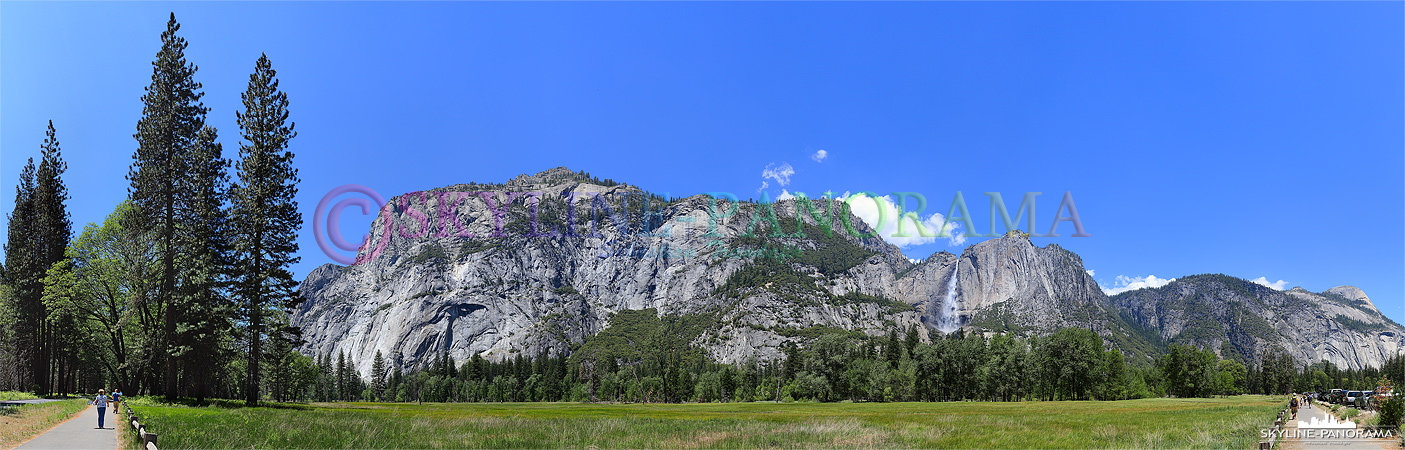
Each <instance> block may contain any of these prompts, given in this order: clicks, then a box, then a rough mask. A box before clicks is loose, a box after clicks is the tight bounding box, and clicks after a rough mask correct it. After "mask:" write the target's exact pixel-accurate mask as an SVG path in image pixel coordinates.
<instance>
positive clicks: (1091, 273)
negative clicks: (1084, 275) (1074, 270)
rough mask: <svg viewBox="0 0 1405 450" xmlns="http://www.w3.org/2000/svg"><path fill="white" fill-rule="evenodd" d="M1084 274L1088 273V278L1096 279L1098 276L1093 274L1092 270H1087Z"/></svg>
mask: <svg viewBox="0 0 1405 450" xmlns="http://www.w3.org/2000/svg"><path fill="white" fill-rule="evenodd" d="M1084 272H1088V276H1090V277H1096V276H1098V274H1096V273H1093V269H1088V270H1085V271H1084Z"/></svg>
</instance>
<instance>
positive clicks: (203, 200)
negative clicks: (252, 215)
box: [176, 127, 232, 400]
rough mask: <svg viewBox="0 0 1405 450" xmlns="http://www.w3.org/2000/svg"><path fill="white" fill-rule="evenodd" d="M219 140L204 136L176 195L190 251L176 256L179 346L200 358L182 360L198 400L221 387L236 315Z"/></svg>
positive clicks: (210, 131) (183, 241)
mask: <svg viewBox="0 0 1405 450" xmlns="http://www.w3.org/2000/svg"><path fill="white" fill-rule="evenodd" d="M217 134H218V133H217V131H216V130H215V129H214V128H213V127H205V128H203V129H201V130H200V134H199V135H198V136H197V137H196V141H195V145H194V146H193V147H192V148H191V151H190V153H189V155H188V158H189V161H190V164H188V167H189V169H190V170H189V172H188V173H187V176H186V177H184V178H183V179H182V180H180V181H181V189H180V190H179V191H178V192H177V195H178V197H179V198H180V203H182V204H184V205H185V207H184V208H182V209H181V210H179V211H178V216H177V217H179V222H180V224H181V230H182V233H181V234H180V235H179V237H180V247H181V248H183V249H185V250H184V251H182V252H181V253H180V255H178V256H177V260H178V261H179V264H178V266H179V267H180V283H179V289H180V297H181V298H182V300H183V301H182V302H181V305H182V308H181V310H182V315H183V319H184V320H183V322H184V323H182V326H181V328H180V330H179V333H178V336H177V338H176V342H177V349H178V351H179V352H180V353H179V354H178V355H184V354H186V353H192V354H194V355H199V357H192V358H181V359H180V361H181V367H182V369H183V370H184V377H183V379H184V381H185V383H184V384H185V385H186V386H189V387H190V388H191V393H192V394H193V395H194V396H195V398H196V400H204V399H205V397H208V396H210V395H213V394H214V393H213V392H211V391H210V388H211V387H213V386H214V385H215V384H216V383H217V381H216V380H217V378H218V376H219V368H220V367H222V366H223V365H224V362H225V361H226V359H227V358H226V357H227V353H226V351H225V349H224V348H222V347H221V344H220V343H221V341H222V339H223V337H224V336H227V335H228V333H229V329H230V326H231V323H230V320H229V319H230V316H231V314H232V311H231V309H232V308H231V306H230V302H229V299H228V297H227V296H226V295H225V292H226V287H227V285H228V281H227V280H228V276H227V272H228V270H229V269H227V268H228V267H230V261H229V251H230V248H229V247H230V245H229V240H228V239H227V237H226V236H227V235H228V233H227V231H228V230H227V221H226V211H225V209H224V203H225V192H226V189H227V186H228V183H229V176H228V174H227V173H226V172H225V168H226V167H228V166H229V161H228V160H226V159H225V158H224V157H223V155H222V153H223V150H222V147H221V146H220V144H219V143H218V142H215V139H216V136H217Z"/></svg>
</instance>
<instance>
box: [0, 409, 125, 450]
mask: <svg viewBox="0 0 1405 450" xmlns="http://www.w3.org/2000/svg"><path fill="white" fill-rule="evenodd" d="M115 406H116V404H112V405H109V406H108V407H107V418H106V419H105V420H104V421H103V425H102V426H103V427H104V428H102V429H99V428H98V408H97V407H96V406H89V407H88V409H85V410H83V412H82V413H80V414H78V417H74V418H72V419H68V421H67V422H64V423H61V424H59V425H58V426H56V427H54V428H53V429H51V430H49V431H47V432H45V433H44V434H41V435H39V436H37V437H35V438H34V439H31V440H30V441H29V442H26V443H24V445H21V446H19V448H18V449H16V450H38V449H93V450H105V449H114V450H115V449H116V448H117V427H119V426H122V424H121V421H120V420H119V419H117V415H116V414H113V411H115V410H116V409H117V408H115Z"/></svg>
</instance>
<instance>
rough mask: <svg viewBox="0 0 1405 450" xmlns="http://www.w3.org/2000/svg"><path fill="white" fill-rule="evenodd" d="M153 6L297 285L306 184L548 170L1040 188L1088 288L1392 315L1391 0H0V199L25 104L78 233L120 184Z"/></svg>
mask: <svg viewBox="0 0 1405 450" xmlns="http://www.w3.org/2000/svg"><path fill="white" fill-rule="evenodd" d="M172 11H174V12H175V13H176V15H177V18H178V19H179V20H180V22H181V23H182V25H183V28H182V30H181V34H182V35H183V36H184V37H186V38H187V39H189V41H190V42H191V45H190V48H189V49H188V51H187V56H188V57H189V59H190V60H191V61H192V62H194V63H196V64H198V65H199V66H200V70H199V72H198V74H197V79H198V80H199V81H201V82H202V83H204V92H205V93H206V97H205V103H206V105H207V106H209V107H211V108H212V111H211V113H210V114H211V115H210V119H209V120H210V123H211V124H213V125H215V126H217V127H218V128H219V129H220V131H221V140H222V141H223V142H224V144H225V148H226V151H227V152H231V153H232V152H233V151H234V149H236V148H237V129H236V126H235V119H234V111H235V110H236V108H237V107H238V102H239V93H240V92H242V91H243V90H244V88H245V86H246V83H247V77H248V74H249V73H250V72H251V71H252V69H253V65H254V61H255V60H256V59H257V58H258V57H259V54H260V53H261V52H266V53H267V54H268V55H269V57H270V58H271V59H272V61H273V65H274V68H275V69H277V70H278V72H279V76H280V78H281V80H282V87H283V89H284V90H285V91H286V92H287V93H288V95H289V98H290V101H291V103H292V104H291V111H292V119H293V120H294V121H295V122H297V129H298V131H299V133H300V135H299V136H298V137H297V138H296V139H295V140H293V141H292V150H293V151H294V152H295V153H296V154H297V159H296V165H297V166H298V167H299V169H300V171H301V172H300V173H301V176H302V179H303V183H302V184H301V186H300V189H301V191H300V194H299V201H300V204H301V208H302V210H303V211H304V213H305V219H306V222H307V226H306V227H305V229H304V232H303V233H302V236H301V237H300V239H299V243H300V244H301V246H302V249H303V250H302V257H303V262H302V263H301V264H299V265H298V266H297V267H295V269H296V272H297V274H298V276H299V277H301V276H303V275H304V274H306V273H307V272H308V271H309V270H311V269H312V268H314V267H316V266H317V265H320V264H323V263H326V262H330V259H329V258H328V257H326V256H325V255H323V254H322V253H321V251H320V250H319V249H318V248H317V245H316V243H315V241H314V240H313V236H312V233H311V218H312V211H313V208H314V207H315V206H316V204H317V202H318V200H320V199H321V198H322V196H323V194H325V193H326V192H328V191H329V190H331V189H332V188H334V187H336V186H339V185H342V184H347V183H360V184H364V185H367V186H370V187H372V188H374V189H376V190H377V191H379V192H381V193H382V194H384V195H385V196H387V197H389V196H391V195H395V194H399V193H403V192H407V191H413V190H420V189H428V188H433V187H438V186H444V185H449V184H454V183H461V182H468V181H502V180H506V179H508V178H511V177H513V176H516V175H517V174H521V173H535V172H538V171H541V170H544V169H547V168H550V167H555V166H567V167H570V168H572V169H576V170H587V171H590V172H591V173H593V174H595V175H597V176H601V177H609V178H613V179H616V180H623V181H627V182H630V183H632V184H636V185H639V186H641V187H643V188H645V189H649V190H652V191H656V192H667V193H669V194H671V195H675V196H683V195H691V194H695V193H700V192H704V191H730V192H734V193H736V194H737V195H739V196H741V197H743V198H746V197H752V196H758V190H757V189H758V188H759V187H760V186H761V184H762V182H763V181H764V182H766V183H767V184H768V188H767V192H768V194H769V195H771V196H776V195H779V194H780V193H781V192H782V189H784V190H786V191H787V192H797V191H803V192H807V193H810V194H811V195H816V194H817V193H819V192H822V191H825V190H832V191H835V192H844V191H851V192H858V191H872V192H877V193H880V194H888V193H891V192H897V191H908V192H920V193H922V194H924V195H925V196H926V197H927V198H928V200H929V203H930V204H929V206H928V209H927V210H926V211H924V212H922V213H921V214H922V216H923V217H924V218H926V217H928V215H929V214H931V213H934V212H935V213H941V214H945V213H946V212H947V208H948V207H949V206H950V203H951V198H952V197H953V196H954V195H955V193H956V192H957V191H961V192H962V193H963V194H964V196H965V198H966V199H967V201H968V203H969V206H970V207H971V213H972V214H973V215H974V216H975V223H976V226H977V228H978V230H979V231H981V232H985V231H986V228H987V227H989V226H990V224H989V213H990V212H989V207H988V205H987V204H986V198H985V197H984V196H983V195H981V193H982V192H988V191H998V192H1001V193H1002V194H1003V195H1004V196H1005V199H1006V202H1007V203H1011V205H1010V207H1011V208H1014V207H1015V206H1016V204H1017V203H1018V201H1019V198H1020V196H1021V195H1023V193H1024V192H1029V191H1039V192H1043V193H1044V194H1043V195H1042V196H1040V197H1039V203H1038V205H1039V213H1038V214H1039V223H1038V225H1037V228H1038V229H1036V230H1035V231H1037V232H1040V233H1043V232H1045V231H1047V227H1048V226H1049V224H1050V221H1051V219H1052V218H1053V215H1054V209H1055V208H1056V207H1057V206H1058V204H1059V198H1060V197H1061V196H1062V194H1063V192H1065V191H1070V192H1072V193H1073V196H1074V198H1075V200H1076V201H1077V205H1078V209H1079V212H1080V215H1081V218H1082V220H1083V224H1084V226H1085V227H1086V229H1087V231H1088V233H1090V234H1092V236H1091V237H1086V238H1072V237H1069V235H1070V234H1072V229H1071V228H1072V227H1071V226H1069V225H1068V224H1066V223H1065V224H1063V225H1061V226H1060V234H1063V235H1064V237H1060V238H1047V237H1046V238H1036V240H1035V242H1036V243H1037V244H1039V245H1046V244H1050V243H1057V244H1059V245H1060V246H1063V247H1065V248H1068V249H1070V250H1073V251H1075V252H1077V253H1078V254H1080V255H1081V256H1082V257H1083V260H1084V263H1085V264H1086V266H1087V267H1088V268H1089V269H1092V270H1094V271H1095V275H1094V277H1095V278H1096V279H1097V280H1098V281H1099V282H1100V283H1102V284H1104V285H1105V286H1108V287H1114V286H1118V285H1119V281H1118V277H1119V276H1123V277H1131V278H1136V279H1145V277H1147V276H1149V275H1155V276H1157V277H1158V278H1159V279H1167V278H1174V277H1179V276H1184V275H1189V274H1196V273H1215V272H1219V273H1226V274H1229V275H1233V276H1238V277H1243V278H1246V279H1254V278H1258V277H1264V278H1265V281H1270V282H1272V281H1278V280H1283V281H1284V282H1285V284H1284V286H1285V287H1292V286H1303V287H1305V288H1307V289H1309V290H1312V291H1321V290H1325V289H1327V288H1329V287H1332V286H1337V285H1344V284H1349V285H1355V286H1359V287H1361V288H1363V289H1364V290H1365V291H1366V292H1367V294H1368V295H1370V296H1371V297H1372V298H1373V299H1374V300H1375V301H1376V303H1377V304H1378V305H1379V306H1380V307H1381V308H1382V309H1383V310H1384V311H1385V312H1386V314H1387V315H1389V316H1391V317H1392V318H1394V319H1395V320H1396V321H1397V322H1405V301H1402V300H1403V299H1405V282H1402V279H1403V278H1402V274H1405V237H1403V236H1405V203H1402V186H1405V152H1402V149H1403V148H1405V139H1403V138H1402V136H1405V126H1402V124H1403V123H1405V113H1403V110H1405V101H1402V99H1405V89H1402V84H1403V83H1402V81H1403V80H1405V67H1403V66H1405V57H1403V56H1405V46H1402V38H1401V37H1402V35H1405V27H1402V17H1405V14H1403V13H1405V4H1402V3H1400V2H1360V3H1335V2H1333V3H1316V2H1313V3H1309V2H1250V3H1237V2H1166V3H1141V2H1134V3H1115V2H1079V3H1043V2H1041V3H1007V2H999V3H948V2H941V3H732V2H726V3H634V2H628V3H438V2H436V3H369V2H357V3H324V2H302V3H275V2H252V3H158V2H143V3H21V2H3V3H0V210H3V211H5V212H7V213H8V212H9V211H11V210H12V209H13V204H12V202H13V192H14V184H15V181H16V179H17V178H18V173H19V169H20V167H21V166H22V164H23V162H24V159H25V158H28V157H31V156H35V155H37V154H38V146H39V144H40V142H41V141H42V140H43V132H44V123H45V121H46V120H49V119H52V120H54V122H55V125H56V126H57V128H58V132H59V139H60V140H61V142H62V144H63V149H64V152H65V153H64V155H65V157H66V158H67V160H68V161H69V172H68V173H67V174H66V179H67V181H68V183H69V186H70V190H71V193H72V195H73V199H72V200H70V202H69V207H70V210H71V211H72V214H73V220H74V222H75V223H76V224H77V225H78V227H81V225H82V224H85V223H88V222H92V221H97V220H100V219H101V218H102V217H103V216H105V215H106V214H107V213H109V212H110V211H111V210H112V208H113V206H114V205H116V204H117V203H118V202H120V201H121V200H122V199H123V198H124V196H125V195H126V187H127V181H126V180H125V178H124V177H125V175H126V173H127V167H128V166H129V164H130V161H131V155H132V152H133V150H134V149H135V141H134V140H133V139H132V137H131V135H132V134H133V132H134V130H135V125H136V122H137V119H138V118H139V116H140V112H141V103H140V100H139V99H140V97H141V94H142V88H143V87H144V86H146V85H147V84H148V83H149V81H150V76H151V67H150V63H151V61H152V60H153V59H154V55H155V53H156V51H157V49H158V48H159V35H160V33H161V31H162V30H163V29H164V26H165V22H166V19H167V14H168V13H170V12H172ZM819 150H825V152H826V154H827V157H826V158H825V159H823V161H815V160H814V159H812V156H813V155H814V154H815V153H817V152H818V151H819ZM782 164H789V165H790V167H791V168H792V169H793V171H794V173H793V174H792V175H790V177H789V179H788V184H786V185H784V186H782V185H780V183H779V180H777V179H775V178H770V179H763V177H762V171H763V170H764V169H766V168H767V167H768V166H770V167H773V168H774V167H778V166H780V165H782ZM343 223H344V224H346V228H347V229H348V230H350V231H347V232H345V233H344V234H346V235H347V236H348V238H349V239H350V238H353V237H354V236H356V235H359V233H361V232H362V229H364V227H365V226H366V225H367V224H368V223H369V218H363V217H359V216H358V215H356V214H354V213H353V214H347V215H346V216H344V222H343ZM358 227H360V228H358ZM998 228H999V227H997V231H1001V230H999V229H998ZM980 240H981V239H980V238H972V239H967V240H966V241H965V242H964V243H962V244H961V245H953V244H952V242H950V241H948V240H939V241H937V242H933V243H925V244H917V245H909V246H907V247H906V248H905V249H904V250H905V252H906V253H907V254H908V255H909V256H910V257H915V258H922V257H925V256H927V255H930V254H931V253H933V252H937V251H941V250H948V251H953V252H959V251H960V248H961V247H962V246H965V245H971V244H973V243H975V242H979V241H980Z"/></svg>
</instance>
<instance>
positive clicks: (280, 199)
mask: <svg viewBox="0 0 1405 450" xmlns="http://www.w3.org/2000/svg"><path fill="white" fill-rule="evenodd" d="M240 98H241V99H243V106H244V111H242V112H236V113H235V116H236V119H238V120H237V122H238V124H239V127H240V131H241V133H240V137H241V138H242V139H243V140H242V141H241V142H240V144H239V157H240V158H239V161H238V162H237V163H236V164H235V168H236V169H237V172H238V177H237V180H236V181H235V183H234V185H233V186H232V187H231V188H230V193H229V197H230V203H231V205H230V214H229V220H230V223H231V225H232V226H231V229H232V230H233V232H232V235H233V238H234V249H235V252H234V253H235V264H234V267H235V268H236V272H235V273H234V274H233V279H234V282H233V286H234V288H233V289H232V294H233V295H234V297H235V299H236V300H237V302H238V303H239V304H240V308H239V310H238V312H239V317H238V319H239V320H237V321H236V322H237V323H239V324H240V325H241V327H242V330H241V331H242V333H243V334H244V335H245V336H247V337H248V339H249V345H248V346H247V347H245V348H247V349H248V350H247V353H246V354H245V355H244V356H245V359H246V360H247V364H248V367H247V368H246V371H247V373H246V376H245V385H246V386H247V387H248V388H246V389H245V390H244V395H245V401H246V402H247V403H248V404H249V405H251V406H252V405H254V404H257V403H258V401H259V394H260V392H259V391H260V389H259V388H258V387H259V386H261V385H262V383H261V382H260V379H261V377H262V374H263V371H262V367H261V364H262V359H263V348H264V344H263V343H264V342H265V341H264V339H265V338H267V339H269V340H271V341H277V340H279V339H293V335H294V330H292V329H289V328H288V326H287V322H286V319H285V318H284V317H286V315H287V314H289V313H290V312H291V311H292V309H293V308H294V307H296V306H297V304H298V303H299V302H301V301H302V297H301V296H300V295H298V293H297V286H298V282H297V281H296V280H294V279H293V277H292V272H291V271H290V270H289V267H290V266H291V265H293V264H296V263H297V262H298V260H299V258H298V256H296V255H297V252H298V244H297V233H298V230H299V229H300V228H301V227H302V215H301V214H300V213H299V212H298V203H297V198H296V197H297V192H298V189H297V184H298V181H299V179H298V170H297V169H296V168H294V167H293V153H292V152H290V151H289V150H288V141H289V140H291V139H292V138H294V137H296V136H297V132H296V131H294V130H293V128H294V124H293V123H291V122H289V121H288V96H287V94H286V93H284V92H281V91H280V90H279V89H278V74H277V71H275V70H274V69H273V64H272V63H271V62H270V61H269V60H268V55H262V56H260V57H259V59H258V61H256V62H255V63H254V72H253V73H252V74H250V75H249V84H248V89H247V90H245V92H244V93H243V94H240ZM439 254H440V255H441V256H442V254H443V249H442V248H441V249H440V250H439ZM275 343H276V342H275Z"/></svg>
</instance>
